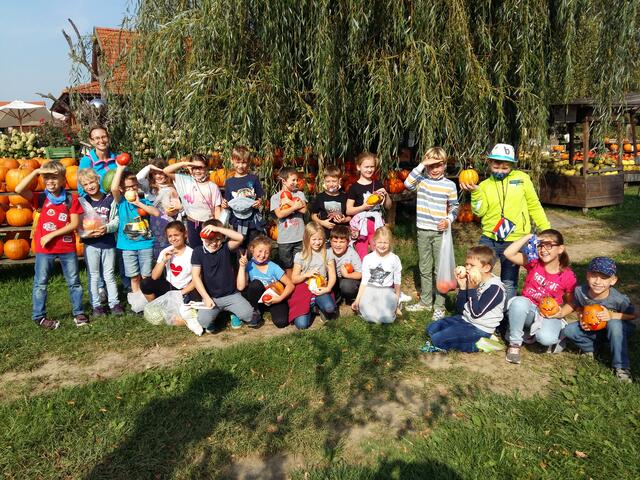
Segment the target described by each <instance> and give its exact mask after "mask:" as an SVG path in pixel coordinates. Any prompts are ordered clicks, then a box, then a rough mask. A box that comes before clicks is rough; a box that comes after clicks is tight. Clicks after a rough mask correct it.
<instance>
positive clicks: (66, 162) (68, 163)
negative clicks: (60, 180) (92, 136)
mask: <svg viewBox="0 0 640 480" xmlns="http://www.w3.org/2000/svg"><path fill="white" fill-rule="evenodd" d="M60 163H61V164H62V165H64V166H65V167H67V171H68V170H69V167H73V166H75V165H77V163H76V159H75V158H71V157H66V158H61V159H60Z"/></svg>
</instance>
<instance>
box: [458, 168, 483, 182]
mask: <svg viewBox="0 0 640 480" xmlns="http://www.w3.org/2000/svg"><path fill="white" fill-rule="evenodd" d="M458 181H459V182H460V183H466V184H467V185H477V184H478V182H479V181H480V176H479V175H478V172H476V171H475V170H474V169H473V168H467V169H465V170H462V171H461V172H460V175H458Z"/></svg>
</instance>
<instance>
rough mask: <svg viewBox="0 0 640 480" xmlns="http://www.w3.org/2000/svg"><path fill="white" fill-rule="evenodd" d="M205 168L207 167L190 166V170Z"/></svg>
mask: <svg viewBox="0 0 640 480" xmlns="http://www.w3.org/2000/svg"><path fill="white" fill-rule="evenodd" d="M205 168H207V167H205V166H204V165H201V166H195V165H192V166H191V170H204V169H205Z"/></svg>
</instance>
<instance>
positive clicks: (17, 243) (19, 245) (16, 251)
mask: <svg viewBox="0 0 640 480" xmlns="http://www.w3.org/2000/svg"><path fill="white" fill-rule="evenodd" d="M4 254H5V255H6V256H7V258H9V259H11V260H22V259H24V258H27V257H28V256H29V242H28V241H26V240H25V239H22V238H14V239H13V240H7V241H6V243H5V244H4Z"/></svg>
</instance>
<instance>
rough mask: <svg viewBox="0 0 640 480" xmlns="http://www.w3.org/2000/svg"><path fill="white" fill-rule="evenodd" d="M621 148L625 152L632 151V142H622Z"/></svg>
mask: <svg viewBox="0 0 640 480" xmlns="http://www.w3.org/2000/svg"><path fill="white" fill-rule="evenodd" d="M622 150H623V151H624V152H625V153H631V152H633V144H632V143H624V144H623V145H622Z"/></svg>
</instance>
